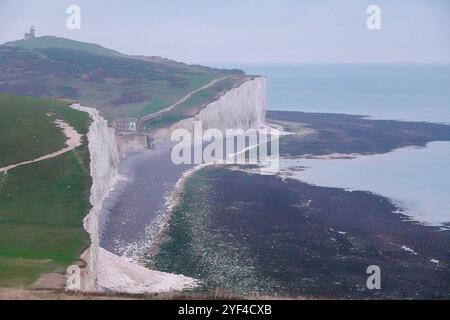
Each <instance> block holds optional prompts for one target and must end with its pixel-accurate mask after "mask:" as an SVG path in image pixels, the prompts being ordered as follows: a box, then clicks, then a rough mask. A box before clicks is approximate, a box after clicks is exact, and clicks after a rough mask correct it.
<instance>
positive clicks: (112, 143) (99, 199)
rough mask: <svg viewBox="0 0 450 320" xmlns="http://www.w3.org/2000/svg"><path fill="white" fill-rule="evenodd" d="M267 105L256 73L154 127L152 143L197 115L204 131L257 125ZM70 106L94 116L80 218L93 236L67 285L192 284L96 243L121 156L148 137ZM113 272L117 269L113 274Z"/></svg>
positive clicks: (149, 288) (147, 288) (129, 288)
mask: <svg viewBox="0 0 450 320" xmlns="http://www.w3.org/2000/svg"><path fill="white" fill-rule="evenodd" d="M266 107H267V101H266V79H265V78H264V77H254V78H252V79H250V80H248V81H245V82H243V83H242V84H240V85H239V86H238V87H236V88H233V89H231V90H229V91H227V92H225V93H224V94H223V95H222V96H220V97H219V98H218V99H217V100H216V101H213V102H211V103H209V104H207V105H206V106H205V107H204V108H203V109H202V110H201V111H200V112H199V113H198V114H197V115H195V116H194V117H193V118H189V119H185V120H182V121H179V122H177V123H175V124H174V125H172V126H170V127H168V128H163V129H158V130H157V131H154V132H152V133H151V137H152V138H153V143H156V144H158V143H164V142H169V141H170V136H171V133H172V131H173V130H174V129H177V128H185V129H187V130H190V131H192V130H193V125H194V121H195V120H200V121H202V122H203V129H204V130H206V129H209V128H215V129H219V130H222V131H223V132H225V130H226V129H250V128H255V129H258V128H260V127H263V126H264V125H265V114H266ZM72 108H75V109H77V110H81V111H85V112H88V113H89V114H90V116H91V118H92V123H91V125H90V128H89V133H88V140H89V151H90V156H91V163H90V171H91V176H92V187H91V196H90V202H91V205H92V209H91V211H90V212H89V214H88V216H87V217H86V218H85V222H84V223H85V228H86V230H87V231H88V232H89V234H90V237H91V246H90V247H89V248H88V249H87V250H86V251H85V252H84V253H83V255H82V257H81V258H82V260H83V261H85V263H86V266H82V267H81V268H78V266H71V267H69V269H68V283H67V289H69V290H81V291H102V290H111V291H121V292H131V293H138V292H139V293H142V292H161V291H171V290H181V289H183V288H189V287H192V286H194V285H195V279H191V278H187V277H184V276H181V275H173V274H165V273H158V272H156V271H150V270H146V269H144V268H142V267H140V266H137V265H134V264H132V263H130V262H128V261H125V260H121V259H122V258H120V257H118V256H115V255H113V254H112V253H109V252H106V251H105V250H103V249H101V248H100V246H99V220H100V218H101V217H100V215H101V212H102V207H103V203H104V200H105V199H106V197H107V196H108V194H109V193H110V192H111V190H112V189H113V188H114V185H115V184H116V182H117V181H118V179H119V174H118V167H119V163H120V160H121V159H122V158H124V157H126V156H127V154H129V153H130V152H138V151H142V150H145V149H146V148H147V136H146V135H130V136H126V135H120V134H116V133H115V132H114V129H113V128H111V127H108V123H107V121H106V120H105V119H104V118H102V117H101V116H100V114H99V112H98V111H97V110H95V109H92V108H87V107H83V106H80V105H79V104H74V105H72ZM117 272H120V273H121V274H120V275H119V274H118V275H117V276H115V273H117ZM150 275H151V276H150ZM149 277H150V278H151V279H150V278H149ZM144 280H145V281H144Z"/></svg>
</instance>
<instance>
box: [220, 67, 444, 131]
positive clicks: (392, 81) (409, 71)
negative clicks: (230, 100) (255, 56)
mask: <svg viewBox="0 0 450 320" xmlns="http://www.w3.org/2000/svg"><path fill="white" fill-rule="evenodd" d="M222 67H234V68H236V67H237V68H241V69H243V70H245V71H246V72H247V73H248V74H260V75H265V76H267V78H268V101H269V108H270V109H272V110H289V111H307V112H331V113H348V114H361V115H368V116H371V117H373V118H377V119H395V120H414V121H433V122H448V123H450V65H356V64H355V65H275V64H268V65H257V64H254V65H237V66H236V65H222Z"/></svg>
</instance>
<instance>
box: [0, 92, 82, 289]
mask: <svg viewBox="0 0 450 320" xmlns="http://www.w3.org/2000/svg"><path fill="white" fill-rule="evenodd" d="M0 106H1V114H2V118H1V119H2V121H3V118H4V117H7V119H9V121H11V122H12V123H10V124H8V121H7V122H2V123H1V125H0V128H1V129H2V130H4V127H3V126H4V125H5V124H6V125H8V128H7V134H6V135H5V134H3V132H2V134H1V135H0V145H1V146H2V147H3V146H11V147H12V148H13V149H12V150H11V151H10V152H9V155H8V157H7V158H5V156H4V153H3V152H2V155H1V159H2V161H3V163H5V162H6V163H7V164H8V163H10V162H9V161H13V162H15V161H17V160H22V159H29V158H30V157H34V156H35V155H37V154H43V153H46V152H52V151H53V150H54V149H57V148H59V147H60V145H61V144H64V141H65V137H64V135H63V133H62V132H60V131H59V129H56V128H51V126H52V124H51V123H50V122H49V121H48V119H47V118H50V117H48V116H47V115H46V114H48V113H49V112H51V113H53V114H54V115H53V116H51V117H56V118H60V119H64V120H65V121H67V122H68V123H69V124H71V125H72V126H73V127H74V128H76V129H77V131H78V132H79V133H83V134H85V133H86V132H87V129H88V125H89V122H90V120H89V116H88V115H87V114H86V113H83V112H79V111H75V110H72V109H69V108H68V107H67V105H65V104H64V103H62V102H57V101H51V100H46V99H33V98H28V97H13V96H8V95H0ZM25 118H26V119H27V120H26V121H24V119H25ZM39 130H42V131H39ZM36 133H38V134H39V140H40V141H45V144H44V145H41V144H40V143H39V142H35V144H34V145H32V144H30V145H28V146H27V147H26V148H25V147H23V146H21V141H27V140H30V139H31V140H32V141H34V140H33V137H34V135H35V134H36ZM10 137H17V139H18V140H17V143H16V144H14V143H12V142H13V141H12V140H11V138H10ZM90 185H91V179H90V175H89V153H88V149H87V139H86V138H84V143H83V145H82V146H80V147H78V148H76V149H74V150H73V151H70V152H67V153H65V154H63V155H61V156H59V157H56V158H52V159H48V160H44V161H40V162H37V163H33V164H29V165H25V166H21V167H17V168H15V169H13V170H10V171H9V172H8V173H7V174H1V173H0V287H5V286H14V287H21V286H26V285H29V284H31V283H32V282H34V281H35V280H37V279H38V277H39V276H40V275H41V274H43V273H47V272H52V271H54V270H55V269H57V268H65V267H67V266H68V265H70V264H71V263H73V262H74V261H76V260H77V259H78V257H79V256H80V254H81V252H82V251H83V250H84V248H86V247H87V246H88V244H89V237H88V234H87V232H86V231H85V230H84V228H83V219H84V217H85V215H86V214H87V212H88V210H89V208H90V205H89V200H88V197H89V189H90Z"/></svg>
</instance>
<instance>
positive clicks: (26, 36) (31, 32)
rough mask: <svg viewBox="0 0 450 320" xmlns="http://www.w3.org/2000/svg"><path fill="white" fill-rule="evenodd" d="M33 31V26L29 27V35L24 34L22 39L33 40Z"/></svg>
mask: <svg viewBox="0 0 450 320" xmlns="http://www.w3.org/2000/svg"><path fill="white" fill-rule="evenodd" d="M35 31H36V29H35V28H34V26H31V27H30V32H29V33H25V36H24V39H25V40H30V39H34V38H35V37H36V36H35Z"/></svg>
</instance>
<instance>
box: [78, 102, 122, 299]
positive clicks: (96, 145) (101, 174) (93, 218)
mask: <svg viewBox="0 0 450 320" xmlns="http://www.w3.org/2000/svg"><path fill="white" fill-rule="evenodd" d="M72 108H74V109H77V110H80V111H84V112H87V113H89V115H90V116H91V119H92V123H91V125H90V127H89V132H88V134H87V138H88V140H89V153H90V158H91V162H90V172H91V177H92V186H91V195H90V199H89V200H90V203H91V205H92V209H91V211H90V212H89V214H88V215H87V216H86V218H85V220H84V227H85V229H86V230H87V231H88V233H89V235H90V237H91V246H90V247H89V248H88V249H87V250H86V251H85V252H84V253H83V255H82V257H81V258H82V259H83V260H84V261H85V262H86V263H87V268H86V269H84V270H82V271H81V284H80V285H81V287H80V288H79V289H80V290H82V291H97V289H98V285H97V279H98V268H97V264H98V261H97V260H98V250H99V235H98V220H99V216H100V212H101V210H102V206H103V201H104V200H105V198H106V197H107V196H108V194H109V192H110V191H111V190H112V189H113V187H114V185H115V183H116V182H117V179H118V167H119V163H120V155H119V149H118V143H117V141H116V135H115V133H114V130H113V129H112V128H109V127H108V122H107V121H106V120H105V119H103V117H101V116H100V114H99V112H98V111H97V110H96V109H93V108H87V107H83V106H80V105H79V104H74V105H72ZM74 289H77V288H74Z"/></svg>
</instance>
